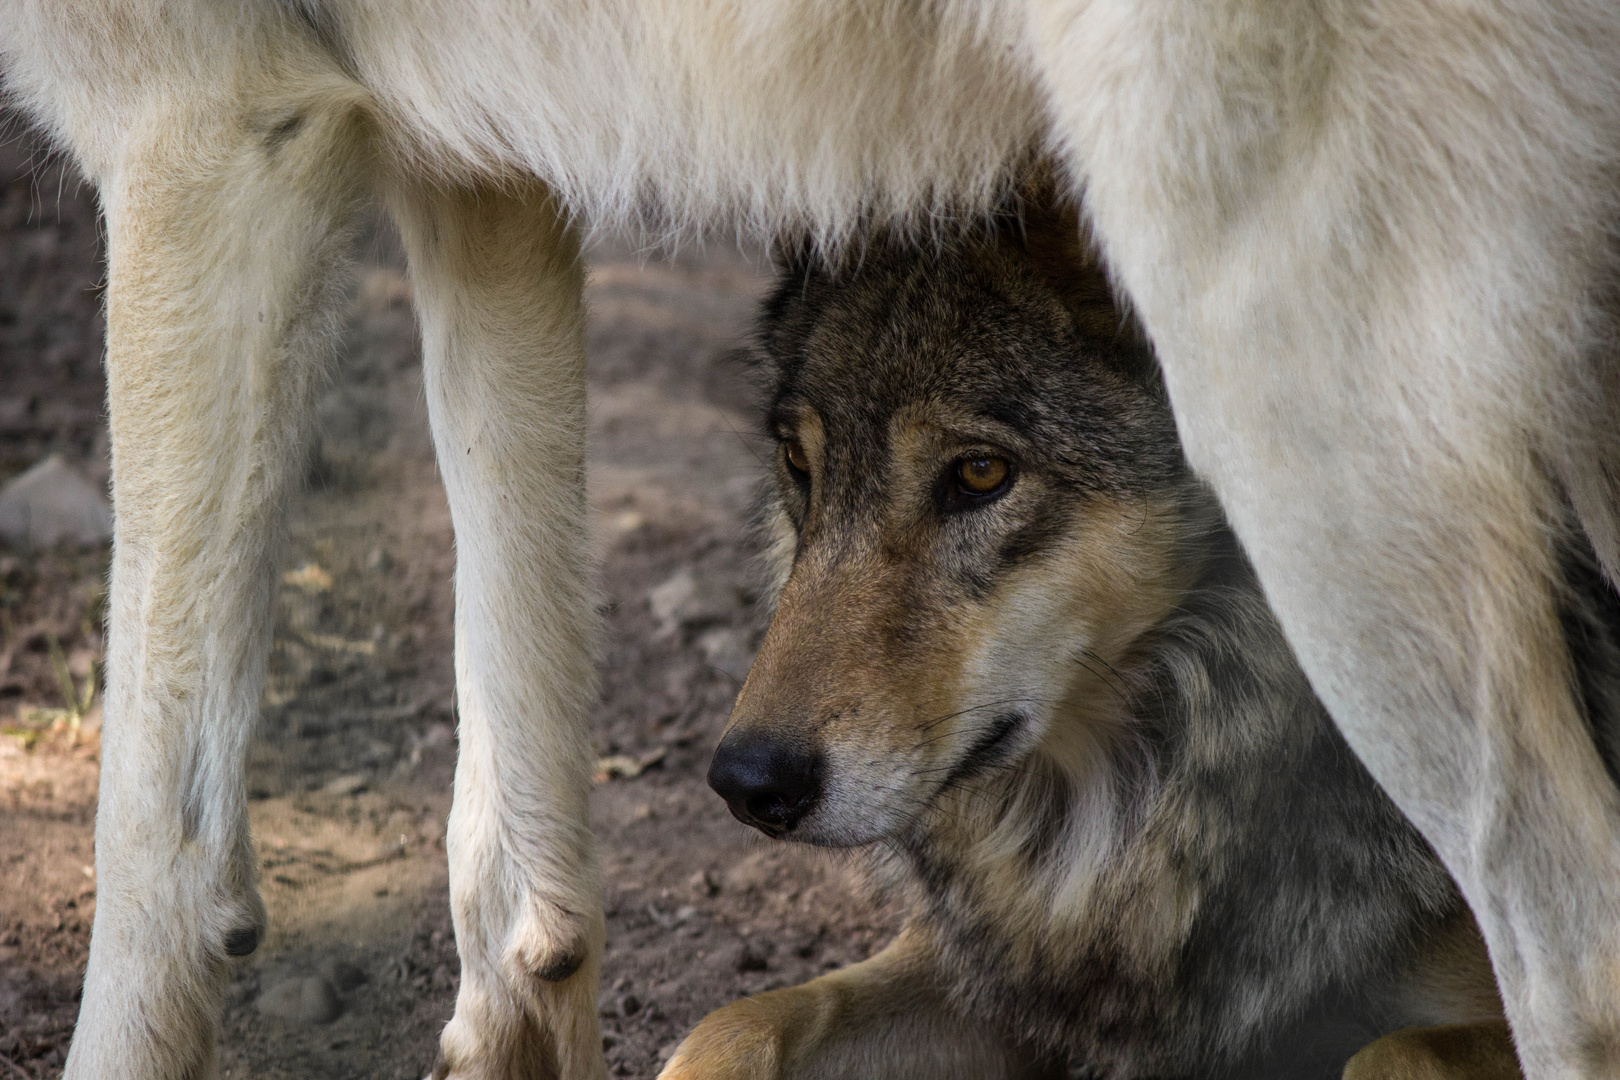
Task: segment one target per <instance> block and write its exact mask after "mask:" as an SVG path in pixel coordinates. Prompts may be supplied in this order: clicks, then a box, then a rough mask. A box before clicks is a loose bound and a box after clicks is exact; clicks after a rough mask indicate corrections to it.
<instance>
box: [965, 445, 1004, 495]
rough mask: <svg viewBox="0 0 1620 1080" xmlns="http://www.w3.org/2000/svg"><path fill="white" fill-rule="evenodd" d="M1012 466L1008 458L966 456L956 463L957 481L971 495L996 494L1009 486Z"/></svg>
mask: <svg viewBox="0 0 1620 1080" xmlns="http://www.w3.org/2000/svg"><path fill="white" fill-rule="evenodd" d="M1011 476H1012V466H1011V465H1008V464H1007V459H1006V458H999V457H991V456H990V455H988V454H987V455H985V456H983V457H966V458H963V459H962V460H961V461H958V462H957V463H956V483H957V486H958V487H960V488H961V489H962V490H963V491H964V492H965V493H967V494H969V495H994V494H995V493H996V492H998V491H1000V490H1001V489H1002V488H1004V487H1006V486H1007V481H1008V479H1010V478H1011Z"/></svg>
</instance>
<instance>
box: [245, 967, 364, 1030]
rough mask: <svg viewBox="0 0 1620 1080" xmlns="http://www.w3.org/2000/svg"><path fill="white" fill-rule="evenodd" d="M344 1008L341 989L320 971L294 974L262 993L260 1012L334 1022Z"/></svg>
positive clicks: (299, 1021) (306, 1021)
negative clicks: (314, 973) (308, 973)
mask: <svg viewBox="0 0 1620 1080" xmlns="http://www.w3.org/2000/svg"><path fill="white" fill-rule="evenodd" d="M342 1011H343V1006H342V1004H341V1003H340V1002H339V1001H338V996H337V991H336V990H334V989H332V984H331V983H329V982H327V981H326V980H325V979H323V978H321V977H320V976H318V975H308V976H304V977H302V978H291V979H288V980H286V981H285V982H282V983H278V984H277V985H275V986H272V987H271V988H270V989H268V990H266V991H265V992H264V993H262V994H260V995H259V1012H261V1013H262V1014H264V1015H265V1016H273V1017H275V1018H277V1019H278V1020H285V1021H287V1022H288V1023H294V1024H330V1023H331V1022H332V1021H333V1020H336V1019H337V1018H338V1013H340V1012H342Z"/></svg>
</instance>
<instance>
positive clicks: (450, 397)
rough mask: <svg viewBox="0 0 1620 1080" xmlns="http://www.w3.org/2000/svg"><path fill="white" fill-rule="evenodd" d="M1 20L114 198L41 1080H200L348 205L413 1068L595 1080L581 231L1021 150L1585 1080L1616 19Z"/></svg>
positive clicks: (209, 1053) (330, 13) (141, 0)
mask: <svg viewBox="0 0 1620 1080" xmlns="http://www.w3.org/2000/svg"><path fill="white" fill-rule="evenodd" d="M0 56H3V59H0V63H3V65H4V69H5V78H6V81H7V86H8V87H9V89H10V92H11V93H12V94H13V95H15V97H16V98H17V99H18V100H19V101H20V102H21V103H22V104H23V105H24V106H25V107H26V108H28V109H29V110H30V111H31V112H32V114H33V116H34V117H35V118H36V119H37V120H38V121H39V122H40V123H41V124H43V125H45V126H46V127H47V128H49V129H50V130H51V131H52V132H53V133H54V134H55V135H56V137H57V138H58V139H59V140H60V141H61V143H62V144H63V145H64V146H65V147H67V148H69V149H70V150H71V152H72V153H73V154H74V156H75V158H76V160H77V161H78V162H79V164H80V165H81V166H82V167H83V169H84V170H85V172H86V173H87V175H89V176H90V177H91V178H92V179H93V181H94V182H95V184H96V185H97V188H98V190H99V191H100V193H101V197H102V202H103V206H104V208H105V210H106V215H107V230H108V247H109V256H110V266H109V294H108V295H109V299H108V306H109V310H108V320H109V335H110V340H109V343H108V365H109V384H110V408H111V415H112V427H113V458H114V463H113V468H114V488H115V490H114V504H115V507H116V511H117V528H118V537H117V543H116V551H115V556H114V567H113V581H112V590H111V607H110V621H111V626H110V635H111V637H110V641H111V645H110V650H111V652H110V656H109V664H108V676H109V693H108V701H107V714H106V735H105V740H106V741H105V747H106V750H105V757H104V770H105V771H104V774H103V781H102V782H103V800H104V801H103V804H102V810H101V813H100V816H99V819H98V825H97V830H98V833H97V858H98V860H99V864H100V870H99V873H98V881H99V891H100V895H99V900H98V907H97V916H96V927H95V933H94V939H93V942H92V946H91V959H90V968H89V972H88V975H87V985H86V989H85V995H84V1006H83V1014H82V1017H81V1022H80V1028H79V1032H78V1035H77V1038H76V1040H75V1044H74V1048H73V1051H72V1053H71V1055H70V1060H69V1063H68V1073H69V1075H70V1076H71V1077H73V1078H75V1080H79V1078H86V1077H98V1078H99V1077H108V1076H130V1077H198V1076H208V1075H210V1074H211V1073H212V1071H213V1068H214V1066H213V1061H214V1057H213V1049H212V1039H213V1024H214V1016H215V1012H216V1010H217V1007H218V1003H219V1000H220V995H221V991H222V987H223V978H224V963H225V957H226V956H227V954H230V953H238V952H241V951H244V950H246V949H248V948H251V946H252V944H253V942H254V940H255V935H256V930H257V927H258V926H259V924H260V922H261V920H262V912H261V908H260V905H259V903H258V900H257V898H256V894H255V891H254V886H253V881H252V878H253V861H252V857H251V845H250V839H249V837H248V833H247V827H246V818H245V815H244V813H243V783H242V761H243V755H244V753H245V747H246V745H247V738H248V733H249V730H250V728H251V724H252V720H253V715H254V708H255V703H256V702H257V701H258V696H259V686H260V678H261V672H262V668H263V662H264V656H265V649H266V644H267V639H266V634H265V625H266V618H265V616H266V607H267V603H268V596H269V594H270V585H271V581H272V568H273V567H274V565H275V549H276V544H277V538H278V536H279V534H280V522H281V506H282V502H283V498H282V493H283V492H284V491H285V489H286V485H287V484H288V483H289V482H290V478H291V477H293V476H295V475H296V469H295V461H296V458H297V455H298V452H299V448H300V447H301V445H302V442H303V439H302V435H303V431H304V417H305V413H306V412H307V403H308V399H309V388H310V386H311V385H312V384H313V381H314V379H315V378H316V377H317V374H318V371H319V367H320V363H321V359H322V357H323V355H324V353H325V351H326V348H327V345H328V343H329V341H330V338H331V334H330V327H331V322H332V313H333V310H334V304H335V298H336V297H337V295H338V294H339V292H340V291H341V272H342V263H343V252H344V249H345V232H346V228H347V226H348V223H349V222H350V221H351V219H352V216H353V213H354V211H355V208H356V206H357V205H358V204H360V203H361V202H363V201H364V200H366V199H368V198H370V197H372V196H373V195H376V194H381V196H382V197H383V198H384V199H385V200H386V201H387V203H388V205H389V206H390V207H391V208H392V210H393V212H394V213H395V215H396V216H397V217H398V218H399V220H400V222H401V225H402V226H403V232H404V233H405V235H406V238H407V244H408V247H409V253H410V257H411V261H412V265H413V274H414V276H415V281H416V284H417V299H418V307H419V311H420V312H421V316H422V324H423V329H424V334H425V339H426V340H425V359H426V364H427V378H428V386H429V391H428V392H429V403H430V410H431V413H432V417H433V424H434V434H435V438H436V439H437V441H438V446H439V449H440V454H441V460H442V461H443V462H444V474H445V479H446V483H447V485H448V487H449V494H450V503H451V508H452V515H453V518H454V522H455V527H456V530H457V544H458V552H459V558H460V562H459V565H458V569H457V603H458V610H457V628H458V646H457V672H458V681H459V700H460V702H461V706H462V725H463V728H462V739H463V741H462V748H463V760H462V764H461V766H460V772H459V773H458V779H457V804H456V807H457V808H456V810H455V813H454V819H453V821H452V827H451V833H450V838H449V849H450V858H451V877H452V892H453V897H454V904H453V907H454V910H455V917H456V924H457V932H458V943H459V947H460V949H461V951H462V962H463V979H462V984H461V991H460V997H459V999H458V1003H457V1011H456V1016H455V1019H454V1020H453V1021H452V1022H451V1024H450V1027H449V1028H448V1029H447V1031H446V1033H445V1038H444V1041H443V1048H444V1052H445V1063H446V1067H447V1068H448V1070H449V1071H450V1072H451V1073H454V1074H456V1075H458V1076H480V1077H505V1076H514V1075H536V1074H543V1073H547V1072H554V1073H560V1074H562V1075H566V1076H569V1077H576V1076H593V1075H600V1074H601V1071H602V1067H603V1066H602V1059H601V1052H600V1047H599V1044H598V1043H597V1041H596V1039H597V1029H596V1021H595V1019H594V1008H593V1005H594V990H593V981H594V979H595V964H596V958H597V956H598V952H599V949H598V941H599V936H600V918H599V914H598V888H597V884H596V877H595V870H594V868H593V863H592V857H591V854H590V843H589V832H588V829H587V827H586V824H587V823H586V820H585V801H584V793H585V789H586V775H585V774H586V766H587V761H586V748H587V742H586V739H585V733H584V730H583V726H584V705H585V702H586V701H587V700H588V697H589V688H590V668H589V641H590V637H591V626H590V615H589V612H590V610H591V604H590V598H589V596H588V592H587V590H586V589H585V587H584V585H583V584H582V582H583V581H584V580H585V579H586V578H587V577H588V573H587V567H588V558H587V555H586V552H585V530H584V527H583V506H584V499H583V490H584V488H583V483H582V480H581V476H580V467H581V460H580V453H579V439H578V433H579V431H580V427H581V422H582V413H581V410H582V398H583V389H582V387H583V381H582V376H581V372H580V350H581V336H580V326H579V321H580V307H579V296H580V273H579V268H578V265H577V261H576V236H575V233H576V228H577V226H576V224H575V223H576V222H578V221H587V222H597V221H600V222H612V221H620V222H622V221H628V220H640V221H642V222H644V223H650V224H651V225H653V226H654V227H655V228H657V229H660V230H680V229H683V228H687V227H696V226H699V225H702V224H715V223H723V224H726V225H728V226H730V227H735V228H738V229H742V230H745V231H758V230H768V231H770V232H772V233H774V232H775V231H776V230H777V229H780V228H785V227H792V228H795V229H806V230H809V231H810V232H811V233H813V234H815V235H817V236H819V237H820V238H822V240H824V241H833V240H836V239H837V238H838V237H840V236H842V235H846V234H848V233H849V232H850V231H851V230H852V229H853V228H854V227H855V226H856V225H859V224H861V223H863V222H865V221H868V220H870V219H872V218H874V217H877V218H882V217H890V216H901V217H905V218H907V219H908V220H909V221H910V222H912V223H913V224H914V225H918V226H920V227H925V224H926V222H927V221H929V220H930V219H931V215H935V214H940V213H949V212H954V211H956V210H958V209H963V210H972V209H974V208H982V207H983V206H984V205H985V203H986V201H987V200H988V199H990V198H991V197H992V196H993V193H994V192H995V191H996V190H997V188H998V186H999V185H1000V183H1001V182H1002V181H1003V179H1004V178H1005V176H1006V174H1007V173H1008V171H1009V170H1010V169H1012V168H1013V167H1014V165H1015V162H1016V161H1017V160H1019V159H1020V158H1021V157H1022V156H1023V155H1025V154H1026V153H1027V152H1028V151H1029V150H1030V148H1031V146H1033V145H1036V144H1042V143H1044V144H1047V145H1050V146H1051V147H1053V148H1054V149H1056V151H1057V152H1058V153H1060V154H1061V155H1062V157H1063V160H1064V161H1065V164H1066V168H1067V170H1068V174H1069V176H1070V178H1071V182H1072V184H1073V185H1074V187H1075V189H1076V190H1082V189H1083V191H1084V197H1085V201H1086V207H1087V214H1088V218H1089V220H1090V223H1091V225H1092V228H1093V231H1094V233H1095V235H1096V237H1097V239H1098V241H1099V243H1100V245H1101V247H1102V249H1103V251H1104V253H1105V255H1106V257H1107V259H1108V260H1109V264H1110V266H1111V267H1112V269H1113V272H1114V273H1115V275H1116V276H1117V278H1118V281H1119V283H1120V285H1121V286H1122V287H1123V291H1124V292H1125V294H1126V295H1128V297H1129V299H1130V302H1131V303H1132V305H1133V306H1134V309H1135V310H1136V312H1137V313H1138V314H1139V316H1140V318H1141V321H1142V323H1143V326H1144V327H1145V329H1146V332H1147V333H1148V335H1149V336H1150V337H1151V339H1152V341H1153V343H1154V347H1155V349H1156V352H1157V355H1158V357H1159V360H1160V362H1161V363H1162V365H1163V368H1164V373H1165V381H1166V385H1167V388H1168V391H1169V395H1170V400H1171V403H1172V405H1173V407H1174V410H1175V415H1176V418H1177V423H1178V426H1179V429H1180V433H1181V435H1182V438H1183V442H1184V445H1185V448H1186V452H1187V456H1188V459H1189V461H1190V462H1191V464H1192V466H1193V467H1194V469H1195V470H1197V471H1198V472H1199V474H1200V475H1201V476H1202V477H1204V478H1205V479H1206V480H1207V481H1208V482H1209V483H1210V484H1211V485H1212V486H1213V489H1214V491H1215V493H1216V495H1217V496H1218V497H1219V499H1220V502H1221V505H1222V507H1223V508H1224V510H1225V512H1226V514H1227V516H1228V518H1229V519H1230V521H1231V523H1232V527H1233V529H1234V530H1235V532H1236V534H1237V536H1238V537H1239V538H1240V540H1241V541H1242V543H1243V545H1244V548H1245V550H1246V551H1247V553H1248V555H1249V557H1250V558H1251V560H1252V562H1253V565H1254V568H1255V571H1256V574H1257V576H1258V579H1259V581H1260V583H1261V585H1262V587H1263V588H1264V590H1265V593H1266V596H1267V598H1268V599H1269V601H1270V602H1271V604H1272V605H1273V607H1274V608H1275V609H1276V611H1277V614H1278V617H1279V620H1280V623H1281V625H1282V628H1283V630H1284V632H1285V634H1286V636H1287V638H1288V641H1289V643H1290V645H1291V646H1292V648H1293V650H1294V651H1295V653H1296V654H1297V655H1298V657H1299V659H1300V662H1301V664H1302V666H1303V668H1304V670H1305V672H1306V674H1307V675H1308V676H1309V678H1310V680H1311V683H1312V685H1313V686H1314V688H1315V690H1316V691H1317V693H1318V694H1319V695H1320V696H1321V697H1322V700H1323V701H1324V702H1325V703H1326V705H1327V707H1328V709H1329V711H1330V712H1331V713H1332V715H1333V717H1334V719H1335V721H1336V723H1337V724H1338V726H1339V728H1340V730H1341V731H1342V733H1343V734H1344V736H1345V738H1346V741H1347V743H1348V744H1349V746H1350V747H1351V749H1352V750H1353V751H1354V752H1355V753H1356V755H1357V756H1358V757H1359V758H1360V759H1361V760H1362V761H1363V762H1364V763H1365V764H1366V766H1367V767H1368V769H1369V770H1370V772H1371V773H1372V775H1373V776H1374V777H1375V778H1376V779H1377V781H1378V782H1379V784H1380V785H1381V786H1382V787H1383V788H1384V789H1385V790H1386V791H1388V792H1389V793H1390V795H1391V796H1392V797H1393V799H1394V801H1395V803H1396V804H1397V805H1398V806H1399V807H1400V808H1401V809H1402V810H1403V811H1404V812H1405V813H1406V814H1407V815H1408V816H1409V817H1410V818H1411V820H1412V821H1413V822H1414V823H1415V824H1416V826H1417V827H1418V829H1419V830H1420V831H1421V832H1422V834H1423V835H1424V836H1425V838H1426V839H1427V840H1428V841H1429V842H1430V843H1431V844H1432V845H1433V847H1434V849H1435V850H1436V852H1437V853H1438V854H1439V856H1440V858H1441V859H1442V861H1443V862H1444V864H1445V865H1446V867H1447V869H1448V870H1450V872H1451V873H1452V874H1453V875H1454V876H1455V878H1456V880H1457V881H1458V883H1459V885H1460V887H1461V889H1462V892H1463V894H1464V895H1465V896H1466V898H1467V899H1468V901H1469V903H1470V905H1471V907H1472V908H1473V910H1474V912H1475V913H1476V915H1477V916H1478V919H1479V923H1480V927H1481V929H1482V931H1483V932H1484V936H1485V938H1486V940H1487V942H1488V944H1489V946H1490V950H1491V956H1492V959H1493V963H1494V965H1495V970H1496V973H1497V976H1498V980H1499V982H1500V985H1501V988H1502V992H1503V996H1504V999H1505V1003H1506V1007H1507V1013H1508V1017H1509V1019H1510V1020H1511V1021H1512V1023H1513V1026H1514V1031H1515V1035H1516V1038H1517V1041H1518V1046H1519V1050H1520V1053H1521V1057H1522V1058H1523V1061H1524V1065H1525V1068H1526V1071H1527V1073H1528V1074H1529V1075H1530V1076H1531V1077H1532V1078H1533V1080H1547V1078H1552V1077H1574V1076H1588V1075H1613V1074H1615V1073H1617V1072H1620V963H1617V961H1616V959H1615V958H1616V957H1620V793H1617V790H1616V787H1615V784H1614V783H1613V781H1612V780H1611V777H1610V775H1609V773H1608V772H1607V771H1606V769H1605V767H1604V762H1603V759H1602V756H1601V755H1600V753H1599V752H1598V749H1597V747H1596V745H1595V742H1594V740H1593V738H1592V737H1591V735H1590V732H1589V720H1590V719H1591V717H1590V715H1589V709H1588V707H1587V704H1586V699H1585V697H1584V695H1583V692H1582V685H1581V683H1580V680H1579V679H1578V678H1577V677H1576V674H1575V672H1574V669H1573V666H1572V663H1571V657H1570V652H1569V649H1568V647H1567V645H1566V641H1565V636H1564V634H1563V633H1562V632H1561V629H1562V623H1561V619H1562V613H1563V611H1564V604H1563V578H1562V575H1561V574H1560V566H1559V560H1560V552H1561V551H1562V550H1563V548H1564V542H1565V539H1566V538H1567V537H1569V536H1571V535H1573V534H1575V533H1584V535H1585V538H1586V539H1587V540H1588V541H1589V542H1590V544H1591V546H1592V547H1593V548H1594V549H1595V550H1596V551H1597V552H1598V554H1599V557H1600V560H1601V563H1602V566H1603V567H1604V568H1605V570H1606V571H1607V573H1608V574H1609V576H1610V578H1611V580H1612V578H1613V575H1614V571H1615V569H1616V566H1617V558H1616V552H1617V544H1620V528H1617V516H1616V514H1617V496H1616V485H1617V483H1620V481H1617V480H1616V479H1615V478H1616V477H1617V476H1620V464H1617V462H1620V451H1617V448H1616V441H1617V440H1620V434H1616V431H1617V429H1616V426H1615V425H1614V423H1613V418H1614V416H1615V415H1616V412H1617V408H1616V397H1617V396H1620V395H1617V391H1616V387H1615V382H1616V378H1617V375H1616V370H1615V365H1614V363H1613V360H1612V357H1611V351H1610V341H1611V337H1612V331H1611V327H1610V324H1609V321H1608V312H1609V311H1610V310H1611V309H1612V303H1611V301H1612V297H1611V295H1610V294H1611V291H1612V288H1611V282H1612V278H1613V269H1614V267H1613V258H1614V255H1613V251H1612V247H1613V241H1612V235H1613V232H1614V229H1613V225H1614V222H1615V218H1616V207H1615V201H1616V196H1617V194H1620V185H1617V183H1616V180H1615V177H1616V176H1617V175H1620V173H1617V165H1620V162H1617V157H1620V86H1617V83H1620V62H1617V57H1620V7H1617V6H1616V5H1614V4H1608V3H1601V2H1595V0H1535V2H1530V0H1481V2H1480V3H1476V4H1471V5H1470V4H1456V3H1451V2H1443V0H1326V2H1318V0H1208V2H1201V3H1178V2H1166V0H985V2H982V3H969V2H966V0H892V2H886V3H863V2H857V0H696V2H694V0H478V2H475V3H459V2H458V3H451V2H449V0H389V2H383V0H232V2H220V0H0ZM1566 507H1570V508H1572V509H1570V510H1566Z"/></svg>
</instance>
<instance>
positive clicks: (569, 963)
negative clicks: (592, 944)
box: [535, 953, 585, 982]
mask: <svg viewBox="0 0 1620 1080" xmlns="http://www.w3.org/2000/svg"><path fill="white" fill-rule="evenodd" d="M583 963H585V956H584V954H583V953H570V954H568V955H565V956H561V957H558V958H557V959H556V960H553V961H552V962H551V963H549V964H547V965H546V966H545V967H543V968H541V969H540V970H539V971H537V972H535V974H536V975H538V976H539V977H540V978H542V979H544V980H545V981H546V982H562V981H563V980H564V979H566V978H568V977H569V976H570V975H572V974H573V973H574V972H576V971H578V970H579V968H580V965H581V964H583Z"/></svg>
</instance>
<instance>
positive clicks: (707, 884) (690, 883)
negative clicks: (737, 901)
mask: <svg viewBox="0 0 1620 1080" xmlns="http://www.w3.org/2000/svg"><path fill="white" fill-rule="evenodd" d="M686 888H687V890H688V891H689V892H691V894H692V895H693V896H696V897H698V898H700V899H702V898H706V897H710V896H715V895H717V894H718V893H719V892H720V883H719V882H718V881H716V880H714V875H712V874H710V873H709V872H708V871H707V870H699V871H698V872H697V873H695V874H693V875H692V876H691V877H690V878H688V879H687V882H686Z"/></svg>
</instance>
